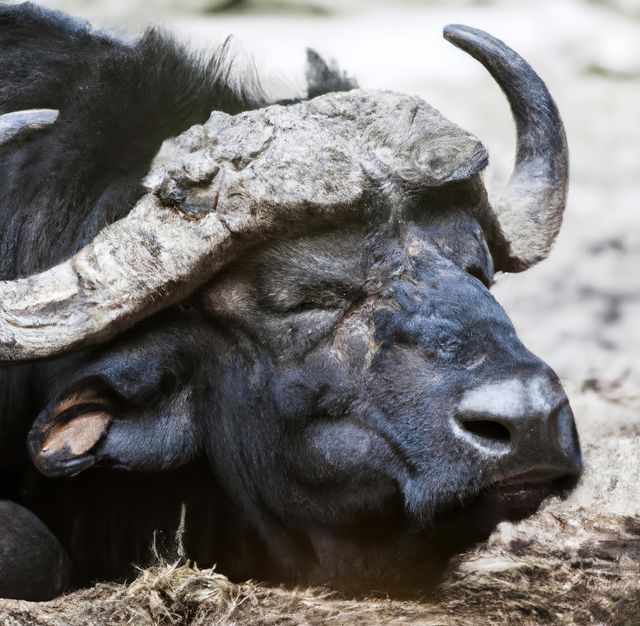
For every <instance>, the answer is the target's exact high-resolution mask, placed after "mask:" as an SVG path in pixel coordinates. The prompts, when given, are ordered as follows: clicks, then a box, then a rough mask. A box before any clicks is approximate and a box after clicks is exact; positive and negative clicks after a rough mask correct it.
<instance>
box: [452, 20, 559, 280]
mask: <svg viewBox="0 0 640 626" xmlns="http://www.w3.org/2000/svg"><path fill="white" fill-rule="evenodd" d="M443 34H444V37H445V39H447V41H450V42H451V43H452V44H454V45H455V46H457V47H458V48H460V49H462V50H464V51H465V52H467V53H468V54H470V55H471V56H472V57H473V58H475V59H477V60H478V61H480V63H482V65H484V66H485V67H486V68H487V70H488V71H489V73H490V74H491V75H492V76H493V78H494V79H495V80H496V82H497V83H498V85H499V86H500V88H501V89H502V91H503V92H504V93H505V95H506V96H507V99H508V100H509V104H510V105H511V111H512V113H513V117H514V120H515V123H516V130H517V152H516V162H515V167H514V170H513V173H512V174H511V178H510V179H509V183H508V185H507V187H506V189H505V190H504V192H503V193H502V194H501V195H500V196H499V197H498V198H497V199H496V200H495V201H494V202H493V203H492V204H493V207H494V210H495V212H496V215H497V219H498V222H499V224H500V228H501V230H502V234H503V236H504V239H505V240H506V241H505V242H502V243H503V245H502V246H501V247H502V248H503V250H502V251H500V250H498V253H497V254H494V256H496V258H495V263H496V269H498V270H501V271H504V272H519V271H522V270H524V269H527V268H528V267H531V266H532V265H534V264H535V263H538V262H539V261H541V260H542V259H544V258H545V257H546V256H547V255H548V254H549V250H550V249H551V246H552V244H553V242H554V241H555V238H556V236H557V234H558V231H559V230H560V225H561V223H562V213H563V211H564V207H565V204H566V198H567V182H568V171H569V162H568V161H569V159H568V150H567V140H566V136H565V132H564V126H563V124H562V120H561V119H560V114H559V112H558V108H557V107H556V104H555V102H554V101H553V98H552V97H551V94H550V93H549V91H548V90H547V87H546V86H545V84H544V82H543V81H542V79H541V78H540V77H539V76H538V75H537V74H536V73H535V72H534V71H533V69H532V68H531V66H530V65H529V64H528V63H527V62H526V61H525V60H524V59H522V57H520V56H519V55H518V54H516V53H515V52H514V51H513V50H512V49H511V48H509V47H508V46H506V45H505V44H504V43H503V42H502V41H500V40H499V39H496V38H495V37H492V36H491V35H488V34H487V33H485V32H484V31H481V30H478V29H476V28H470V27H469V26H463V25H460V24H451V25H449V26H446V27H445V29H444V33H443ZM505 244H506V245H505ZM505 249H506V250H505Z"/></svg>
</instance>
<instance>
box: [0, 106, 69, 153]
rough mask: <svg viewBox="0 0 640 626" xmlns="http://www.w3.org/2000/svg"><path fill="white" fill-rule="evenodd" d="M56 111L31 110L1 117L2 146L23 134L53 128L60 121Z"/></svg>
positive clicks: (0, 143) (0, 138)
mask: <svg viewBox="0 0 640 626" xmlns="http://www.w3.org/2000/svg"><path fill="white" fill-rule="evenodd" d="M58 114H59V111H56V110H55V109H30V110H28V111H16V112H15V113H5V114H4V115H0V146H1V145H3V144H5V143H9V142H10V141H13V140H14V139H16V138H18V137H19V136H20V135H22V134H23V133H27V132H31V131H33V130H40V129H41V128H45V127H46V126H51V124H53V123H54V122H55V121H56V120H57V119H58Z"/></svg>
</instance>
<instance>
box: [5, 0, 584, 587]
mask: <svg viewBox="0 0 640 626" xmlns="http://www.w3.org/2000/svg"><path fill="white" fill-rule="evenodd" d="M310 61H311V62H312V63H313V64H314V66H315V69H313V71H311V73H310V77H311V79H312V84H311V86H310V92H312V95H316V94H317V93H320V92H321V91H323V90H326V88H347V87H349V86H350V84H351V83H350V82H349V81H348V80H347V79H345V78H344V77H342V76H339V75H335V74H332V73H331V72H326V71H325V70H326V68H324V67H323V66H322V65H320V66H319V65H318V63H321V62H320V61H318V59H317V58H315V57H314V56H313V55H311V56H310ZM225 68H228V64H227V62H226V60H225V49H224V48H223V49H222V50H221V52H220V53H219V54H218V55H217V56H216V57H214V59H213V60H211V61H207V62H204V61H202V60H198V59H194V58H193V57H192V56H190V55H189V54H188V53H187V52H186V51H185V50H183V49H182V48H181V47H179V46H178V45H177V44H175V43H174V42H172V41H171V40H170V39H168V38H166V37H164V36H163V35H160V34H158V33H157V32H154V31H150V32H148V33H147V34H146V35H145V36H143V38H142V39H141V40H140V41H139V42H137V43H135V44H132V45H131V46H129V45H126V44H123V43H122V42H118V41H115V40H113V39H111V38H109V37H107V36H104V35H101V34H97V33H94V32H92V31H89V30H88V27H87V26H86V25H85V24H83V23H79V22H76V21H73V20H70V19H69V18H66V17H64V16H61V15H59V14H53V13H51V12H45V11H42V10H40V9H37V8H35V7H34V6H33V5H20V6H17V7H2V8H0V76H2V77H3V78H2V81H1V84H0V113H1V112H8V111H14V110H18V109H28V108H34V107H47V108H59V109H60V111H61V114H60V120H59V122H58V123H56V125H55V126H54V127H53V128H51V129H49V130H45V131H41V132H38V133H34V134H33V135H31V136H29V137H27V138H25V139H23V140H22V143H20V144H18V145H16V144H11V145H9V146H6V147H4V148H2V149H1V151H0V179H1V180H2V181H3V185H2V188H1V189H0V233H1V234H0V277H1V278H4V279H11V278H15V277H17V276H23V275H26V274H30V273H32V272H34V271H38V270H41V269H44V268H47V267H49V266H51V265H53V264H54V263H56V262H58V261H60V260H61V259H64V258H67V257H68V256H69V255H70V254H71V253H72V252H74V251H75V250H76V249H78V248H79V247H80V246H82V244H83V243H85V242H87V241H88V240H90V239H91V238H92V237H93V236H94V235H95V234H96V233H97V232H98V231H99V229H100V228H101V227H102V226H103V225H104V224H106V223H109V222H112V221H113V220H115V219H117V218H119V217H121V216H122V215H123V214H124V213H126V211H127V210H128V209H129V207H131V206H132V204H133V202H134V201H135V200H136V198H137V197H138V196H139V194H140V189H139V182H140V179H141V178H142V176H143V175H144V174H145V173H146V171H147V170H148V168H149V165H150V162H151V159H152V158H153V156H154V154H155V153H156V152H157V150H158V148H159V146H160V144H161V142H162V140H163V139H164V138H166V137H168V136H171V135H175V134H177V133H179V132H181V131H182V130H184V129H186V128H187V127H188V126H190V125H192V124H194V123H198V122H203V121H204V120H205V119H206V118H207V117H208V115H209V112H210V110H212V109H221V110H224V111H228V112H236V111H240V110H242V109H245V108H250V107H253V106H258V105H260V104H261V103H262V99H261V97H260V96H259V95H258V96H255V95H249V94H254V93H255V91H254V90H253V88H251V89H249V88H246V89H245V90H243V91H242V92H240V93H238V92H236V91H234V90H233V89H232V88H231V87H229V73H228V70H227V69H225ZM319 81H320V82H323V83H324V84H325V86H326V88H325V89H323V88H322V86H321V85H319ZM485 201H486V198H485V197H484V192H483V189H482V187H481V185H480V184H479V181H478V180H477V179H473V180H471V181H467V182H463V183H456V184H452V185H448V186H445V187H443V188H442V189H440V190H439V191H435V190H434V191H432V192H429V193H425V194H423V195H421V196H420V197H413V198H411V199H407V200H406V202H405V206H403V207H395V213H396V214H397V216H398V217H397V218H395V219H394V220H391V221H389V222H387V221H386V220H385V219H384V216H385V215H386V216H388V214H389V207H380V210H379V211H378V212H377V214H379V215H380V216H382V218H383V219H381V220H380V221H379V222H375V221H372V222H370V223H368V224H352V225H349V226H347V225H343V226H342V227H341V228H340V230H334V231H331V230H327V231H322V232H314V233H309V234H308V235H307V236H305V237H301V236H299V235H298V236H296V237H295V238H293V239H290V240H286V239H283V240H281V241H275V242H270V243H269V244H266V245H264V246H263V247H261V248H260V249H256V250H255V251H254V252H253V253H252V254H251V255H247V258H246V259H244V260H242V261H240V262H238V263H236V264H235V265H234V266H232V267H230V268H228V269H227V270H225V272H223V273H222V274H221V275H220V276H219V277H217V278H216V280H215V281H213V282H212V283H211V284H210V285H208V286H207V287H206V288H205V289H203V290H201V291H200V292H199V293H198V294H196V295H195V296H194V297H193V298H191V299H190V300H189V301H188V302H185V303H184V304H182V305H180V306H178V307H174V308H172V309H170V310H167V311H166V312H164V313H162V314H160V315H157V316H155V317H154V318H152V319H149V320H147V321H146V322H144V323H143V324H140V325H139V326H138V327H136V328H134V329H133V330H132V331H130V332H128V333H126V334H125V335H123V336H121V337H119V338H118V339H117V340H115V341H113V342H111V343H109V344H107V345H105V346H99V347H96V348H94V349H91V350H85V351H83V352H81V353H75V354H71V355H67V356H65V357H61V358H59V359H56V360H51V361H49V362H43V363H37V364H29V365H22V366H6V367H3V368H2V369H1V370H0V394H2V396H0V420H1V423H2V439H1V440H0V459H1V461H0V479H1V480H2V483H0V499H2V498H5V499H10V500H13V501H16V502H20V503H21V504H24V505H25V506H27V507H28V508H30V509H31V510H33V511H34V512H36V513H37V514H38V516H39V517H40V518H41V519H42V520H43V521H44V522H45V523H46V524H47V525H48V527H49V528H51V529H52V530H53V532H54V533H55V534H56V535H57V537H58V538H59V539H60V541H61V543H62V544H63V545H64V547H65V548H66V550H67V551H68V553H69V555H70V557H71V561H72V565H73V573H74V582H75V583H76V584H83V583H86V582H88V581H90V580H93V579H96V578H110V579H117V578H122V577H125V576H128V575H130V573H131V563H132V562H138V563H141V562H144V561H146V560H147V559H148V558H149V556H150V550H149V546H150V544H151V541H152V537H153V531H154V529H157V530H159V531H161V535H162V537H161V538H160V539H159V541H160V542H161V543H162V542H164V543H166V544H167V545H169V544H170V543H171V539H172V535H173V533H174V532H175V530H176V528H177V527H178V525H179V521H180V516H181V512H182V511H183V510H185V511H186V527H185V534H184V538H183V540H184V542H185V547H186V550H187V553H188V554H189V556H191V557H192V558H196V559H197V560H198V561H199V562H200V563H202V564H205V565H206V564H211V563H214V562H216V563H218V564H219V566H220V567H221V569H222V570H223V571H224V572H225V573H227V574H229V575H231V576H232V577H234V578H243V577H249V576H251V577H255V578H264V579H270V580H275V581H286V582H290V583H295V582H304V583H309V582H312V583H314V582H315V583H325V582H330V583H333V584H335V585H338V586H341V587H344V588H371V587H377V586H378V585H380V584H381V581H384V584H385V585H387V586H388V587H389V588H393V587H396V588H402V587H405V586H406V585H408V584H417V585H422V586H424V585H426V584H427V582H428V581H429V580H432V579H433V578H434V577H435V576H436V575H437V573H438V572H439V571H440V569H441V567H442V564H443V563H444V562H446V559H447V557H448V556H449V555H450V554H451V552H453V551H456V550H458V549H460V548H461V547H463V546H465V545H468V544H469V542H471V541H473V540H475V539H478V538H479V537H482V536H485V535H486V533H487V532H489V530H491V528H493V526H494V525H495V523H496V522H497V521H498V520H500V519H503V518H504V517H508V516H509V515H510V514H511V513H510V512H509V511H508V510H506V509H505V508H504V507H502V505H500V504H499V503H496V501H495V500H494V499H493V498H492V495H491V491H490V487H491V485H492V483H493V481H494V480H495V476H494V474H492V467H491V464H490V463H488V462H487V461H486V460H484V459H482V458H480V457H478V456H477V455H476V454H475V453H474V451H473V450H466V449H465V448H464V446H463V445H462V444H461V443H460V442H459V441H457V440H456V439H455V437H454V436H453V435H452V434H451V433H450V432H449V430H448V429H447V427H446V425H447V423H448V422H447V420H449V418H450V417H451V415H452V414H454V413H455V407H456V402H457V401H458V398H459V397H460V395H461V394H462V393H463V392H464V390H465V389H468V388H469V387H471V386H474V385H478V384H481V383H483V382H488V381H496V380H502V379H508V378H509V377H512V376H513V375H514V372H518V373H519V374H520V375H522V376H523V377H526V376H528V375H533V374H536V375H541V376H545V377H547V378H548V380H549V386H550V389H553V390H554V393H560V392H558V391H557V390H558V389H559V384H558V382H557V379H556V378H555V375H553V373H552V372H550V371H549V368H548V367H547V366H546V365H545V364H543V363H542V362H541V361H539V360H538V359H537V358H536V357H534V356H533V355H531V354H530V353H529V352H527V351H526V349H525V348H524V347H523V346H522V345H521V344H520V342H519V341H518V339H517V337H516V336H515V332H514V330H513V328H512V326H511V324H510V322H509V320H508V318H507V317H506V314H505V313H504V312H503V311H502V309H501V308H500V307H499V306H498V304H497V303H496V302H495V300H493V298H492V296H491V295H490V293H489V291H488V289H487V287H488V286H489V285H490V283H491V281H492V260H491V258H490V255H489V253H488V251H487V246H486V243H485V240H484V236H483V233H482V230H481V228H480V226H479V225H478V223H477V221H476V220H475V219H474V218H473V213H474V211H473V209H474V207H475V206H476V205H478V204H481V203H483V202H485ZM400 209H401V210H400ZM362 329H364V330H362ZM366 329H371V334H370V335H369V334H367V332H365V331H366ZM374 346H375V349H374V348H373V347H374ZM369 350H373V356H372V357H371V362H370V363H369V362H368V361H367V359H368V358H369V357H368V356H367V355H368V351H369ZM336 354H339V355H341V357H340V358H337V357H336ZM476 362H478V363H481V366H478V367H476V366H475V365H474V364H475V363H476ZM365 364H366V365H365ZM88 388H91V389H93V390H96V393H98V394H99V397H100V400H99V401H96V402H97V403H98V404H99V407H100V408H101V410H102V408H104V407H106V408H105V409H104V410H108V411H109V412H110V413H111V414H112V415H113V416H114V417H115V419H114V421H113V422H112V424H111V427H110V429H109V432H108V434H107V435H105V436H104V437H103V438H102V439H101V440H100V442H99V443H98V444H96V446H95V447H94V449H92V450H91V451H90V453H89V454H88V455H87V463H88V464H89V465H96V466H102V467H100V468H98V469H92V470H91V471H88V472H86V473H84V474H81V475H79V476H77V477H71V476H66V477H62V478H53V479H52V478H43V477H42V476H41V475H39V474H38V473H37V472H36V470H35V468H34V467H33V464H32V463H31V460H30V459H29V456H28V453H27V449H26V446H25V441H27V439H28V437H29V441H30V442H31V445H32V447H33V448H34V449H36V448H37V445H38V443H39V441H40V439H39V432H40V430H39V429H42V428H43V427H44V426H43V425H45V426H46V424H47V420H48V419H49V416H50V415H51V414H52V412H53V413H55V410H54V407H56V405H58V403H59V402H61V400H63V399H64V398H66V397H68V396H69V394H72V393H74V392H76V391H78V390H85V389H88ZM567 419H570V411H569V417H568V418H567ZM29 431H31V435H30V436H28V433H29ZM572 441H573V440H572ZM576 445H577V444H576ZM36 453H37V449H36ZM572 453H573V454H575V455H576V456H579V452H578V451H577V448H576V449H575V450H572ZM525 460H526V459H525ZM56 463H58V465H57V467H56ZM46 469H47V471H49V473H52V474H54V473H57V474H59V475H64V474H68V473H69V466H67V465H65V462H63V460H60V459H58V460H56V459H54V462H53V465H52V466H49V467H47V468H46ZM114 469H115V470H118V469H119V470H126V472H124V471H122V472H118V471H114ZM521 513H522V511H518V512H517V514H521ZM2 540H3V539H2V536H0V543H1V542H2ZM1 567H2V563H0V568H1Z"/></svg>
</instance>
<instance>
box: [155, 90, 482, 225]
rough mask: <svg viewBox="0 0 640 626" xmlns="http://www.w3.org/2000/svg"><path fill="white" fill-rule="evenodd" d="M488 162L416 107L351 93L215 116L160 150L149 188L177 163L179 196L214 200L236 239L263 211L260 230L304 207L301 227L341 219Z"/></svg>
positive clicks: (468, 140) (417, 101) (407, 99)
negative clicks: (240, 223) (239, 223)
mask: <svg viewBox="0 0 640 626" xmlns="http://www.w3.org/2000/svg"><path fill="white" fill-rule="evenodd" d="M163 162H164V163H169V164H168V165H166V166H165V167H162V163H163ZM487 162H488V157H487V152H486V150H485V148H484V146H483V145H482V143H481V142H480V141H479V140H478V139H477V138H476V137H475V136H473V135H472V134H471V133H468V132H467V131H464V130H462V129H461V128H459V127H458V126H456V125H455V124H453V123H452V122H450V121H449V120H447V119H446V118H444V117H443V116H442V115H441V114H440V113H439V112H438V111H437V110H436V109H434V108H433V107H431V106H430V105H429V104H427V103H426V102H425V101H424V100H422V99H421V98H419V97H417V96H407V95H403V94H398V93H394V92H390V91H363V90H353V91H349V92H344V93H332V94H329V95H326V96H320V97H317V98H314V99H313V100H309V101H304V102H299V103H295V104H288V105H273V106H269V107H265V108H263V109H258V110H255V111H249V112H245V113H241V114H239V115H235V116H231V115H227V114H225V113H221V112H214V113H212V114H211V117H210V118H209V120H208V121H207V123H206V124H204V125H203V126H194V127H192V128H191V129H189V130H188V131H187V132H185V133H183V134H182V135H180V136H179V137H177V138H174V139H172V140H169V141H168V142H165V145H164V146H163V150H162V151H161V153H160V155H159V156H158V158H157V160H156V164H157V165H158V166H159V167H156V168H155V170H154V173H153V174H151V175H150V176H149V177H148V179H147V185H148V186H149V187H157V186H158V185H159V184H160V182H161V180H162V177H163V176H166V175H167V170H171V175H172V177H173V178H174V179H175V178H176V175H175V171H173V170H172V169H171V168H174V169H175V167H176V166H175V165H174V164H175V163H179V164H180V165H179V167H180V168H181V170H182V171H183V172H184V173H185V174H184V175H185V176H186V178H187V179H188V181H191V182H189V184H188V188H187V189H185V190H184V192H185V194H186V195H187V196H188V197H189V198H193V200H192V201H193V202H194V203H195V204H197V203H198V199H197V197H198V195H201V201H202V202H203V203H206V202H207V201H211V199H212V197H213V196H215V201H216V203H217V209H216V210H217V213H218V215H219V216H220V217H221V218H223V219H225V221H226V223H227V226H228V227H229V228H230V229H231V230H232V231H233V230H234V220H235V219H238V217H234V216H244V217H245V218H246V217H247V216H248V215H253V214H254V213H255V212H256V208H257V207H262V208H264V207H265V206H266V207H270V208H272V211H271V212H270V215H271V216H272V217H271V218H270V219H271V220H272V223H271V224H265V227H267V228H269V227H270V226H271V227H275V228H276V230H277V219H278V214H279V213H280V212H281V211H284V210H286V212H287V214H289V215H291V213H292V209H294V212H295V208H296V207H300V215H301V218H302V219H305V220H306V219H308V218H309V217H310V216H312V215H315V216H318V217H322V216H323V213H326V214H327V215H328V214H335V207H337V206H340V207H343V208H341V211H343V213H342V215H343V216H344V217H346V216H347V214H348V212H349V209H350V208H353V209H356V208H357V209H359V210H360V211H361V207H362V205H363V203H364V202H365V201H366V200H367V199H368V198H371V197H372V195H373V196H375V197H378V198H379V197H380V195H387V196H389V197H390V198H393V197H395V196H396V194H403V193H406V192H407V191H412V190H420V189H426V188H429V187H438V186H441V185H444V184H446V183H450V182H455V181H462V180H466V179H469V178H471V177H472V176H474V175H475V174H477V173H478V172H479V171H481V170H482V169H483V168H484V167H485V166H486V165H487ZM211 180H214V182H213V183H212V184H211V185H209V184H208V181H211ZM193 181H195V184H194V182H193ZM198 181H204V184H198Z"/></svg>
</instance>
